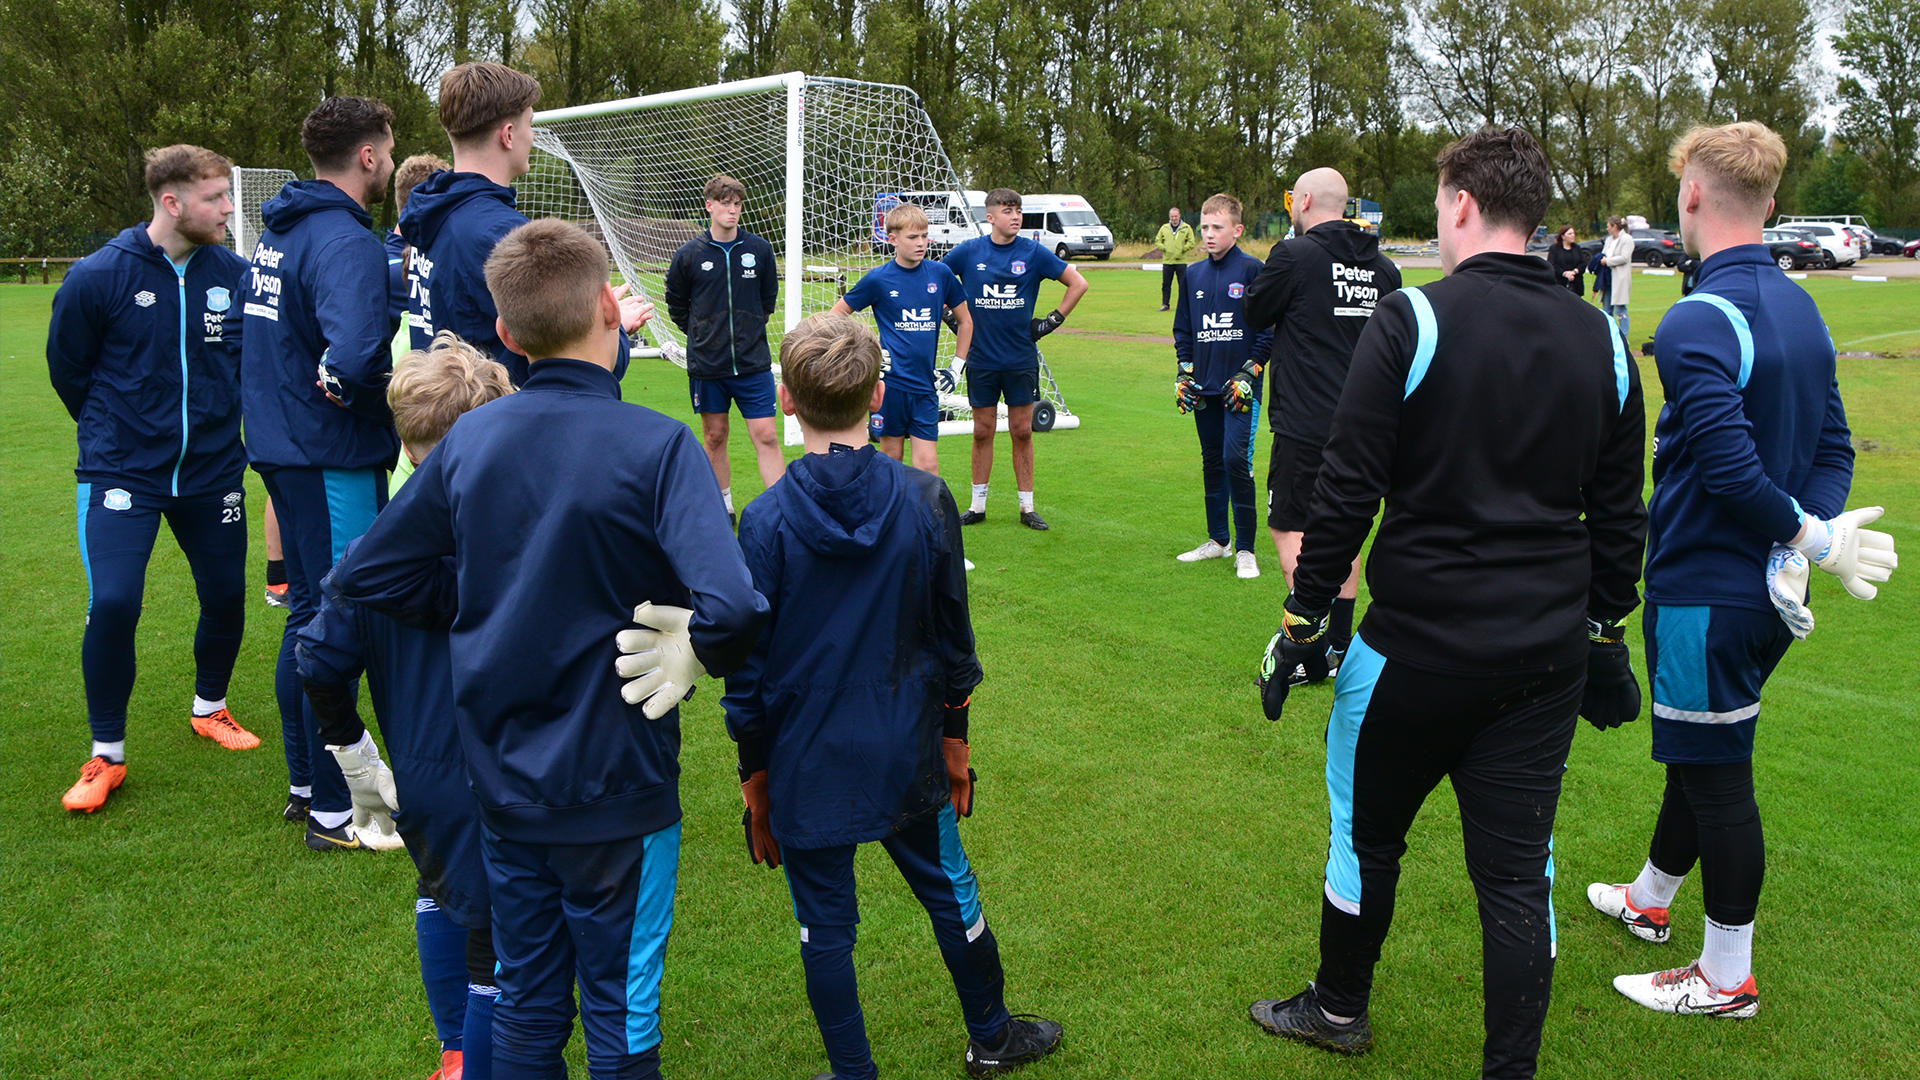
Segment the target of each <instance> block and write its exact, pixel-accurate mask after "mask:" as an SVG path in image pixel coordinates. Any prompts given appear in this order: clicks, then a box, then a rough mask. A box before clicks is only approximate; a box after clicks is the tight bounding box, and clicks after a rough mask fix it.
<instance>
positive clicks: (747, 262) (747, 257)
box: [740, 251, 756, 266]
mask: <svg viewBox="0 0 1920 1080" xmlns="http://www.w3.org/2000/svg"><path fill="white" fill-rule="evenodd" d="M755 261H756V260H755V259H754V257H753V252H751V251H743V252H741V253H740V265H741V266H752V265H753V264H754V262H755Z"/></svg>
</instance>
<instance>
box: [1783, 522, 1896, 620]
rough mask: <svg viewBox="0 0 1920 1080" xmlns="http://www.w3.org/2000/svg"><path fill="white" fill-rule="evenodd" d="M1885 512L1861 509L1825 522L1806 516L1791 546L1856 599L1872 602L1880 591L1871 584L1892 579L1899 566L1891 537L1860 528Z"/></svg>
mask: <svg viewBox="0 0 1920 1080" xmlns="http://www.w3.org/2000/svg"><path fill="white" fill-rule="evenodd" d="M1884 513H1886V511H1885V510H1884V509H1882V508H1881V507H1878V506H1863V507H1861V508H1860V509H1858V510H1849V511H1847V512H1846V513H1844V514H1841V515H1840V516H1839V517H1836V518H1833V519H1831V520H1828V521H1821V520H1819V519H1818V518H1815V517H1813V516H1811V515H1808V516H1806V517H1805V518H1804V519H1803V520H1804V521H1805V522H1806V524H1805V526H1804V527H1803V528H1802V529H1801V530H1800V539H1798V540H1796V541H1794V542H1793V545H1792V546H1793V548H1794V550H1796V551H1798V552H1799V553H1800V554H1802V555H1805V556H1806V557H1807V561H1808V562H1810V563H1812V564H1813V565H1815V566H1817V567H1819V568H1820V569H1822V570H1825V571H1826V572H1827V573H1829V574H1832V575H1833V576H1834V577H1837V578H1839V579H1840V584H1841V585H1842V586H1844V587H1845V588H1846V590H1847V592H1849V593H1852V594H1853V596H1854V598H1855V599H1859V600H1871V599H1873V598H1874V596H1875V595H1877V594H1878V593H1879V591H1880V590H1879V589H1876V588H1874V586H1873V583H1874V582H1876V581H1885V580H1887V579H1888V578H1890V577H1892V576H1893V571H1894V569H1895V568H1896V567H1898V566H1899V565H1900V557H1899V556H1898V555H1896V554H1894V550H1893V537H1892V536H1890V535H1888V534H1887V533H1883V532H1875V531H1873V530H1872V529H1867V528H1862V526H1864V525H1867V524H1869V523H1870V522H1873V521H1876V520H1878V519H1879V517H1880V515H1881V514H1884Z"/></svg>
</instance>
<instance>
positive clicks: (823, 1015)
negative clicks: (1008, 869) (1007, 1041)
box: [780, 806, 1007, 1080]
mask: <svg viewBox="0 0 1920 1080" xmlns="http://www.w3.org/2000/svg"><path fill="white" fill-rule="evenodd" d="M880 846H881V847H883V848H885V849H886V852H887V854H888V855H889V856H890V857H892V859H893V865H894V866H896V867H898V868H899V869H900V876H902V877H904V878H906V879H907V885H908V887H910V888H911V889H913V895H914V896H915V897H917V898H918V899H919V901H920V904H921V906H923V907H925V908H926V909H927V917H928V918H929V919H931V920H932V921H933V936H934V939H935V940H936V941H938V942H939V943H940V956H941V958H942V959H944V960H945V961H946V962H947V973H948V974H950V975H952V976H953V988H954V990H955V991H956V992H957V993H958V994H959V996H960V1009H961V1012H962V1014H963V1015H964V1017H965V1019H966V1024H967V1034H968V1035H970V1036H972V1037H973V1039H974V1040H975V1041H977V1042H982V1043H986V1044H988V1045H995V1044H997V1043H999V1042H1000V1040H1001V1037H1002V1036H1003V1034H1004V1033H1005V1032H1006V1028H1007V1006H1006V1002H1005V984H1006V979H1005V976H1004V975H1003V974H1002V972H1001V969H1000V946H999V943H997V942H995V941H994V939H993V931H992V930H989V929H987V919H986V916H985V915H984V914H983V913H982V912H981V910H980V887H979V884H978V883H977V882H976V881H975V880H974V876H973V867H972V866H970V865H968V863H967V853H966V852H965V851H963V850H961V847H960V830H959V827H958V822H957V819H956V818H955V816H954V813H953V807H952V806H942V807H941V808H940V812H939V813H938V814H937V815H933V816H930V817H923V818H921V819H920V820H918V821H916V822H914V823H912V824H910V825H908V826H907V827H906V828H904V829H901V830H900V831H898V832H896V833H894V834H893V835H891V836H889V837H887V838H886V839H884V840H881V841H880ZM858 847H859V845H857V844H844V845H840V846H837V847H827V848H795V847H782V848H781V849H780V855H781V859H782V861H783V863H784V865H785V867H786V871H787V887H788V888H789V889H790V890H792V893H793V913H794V917H795V918H797V919H799V920H800V960H801V963H802V964H803V965H804V966H805V967H806V970H807V1001H808V1003H810V1004H811V1005H812V1006H813V1018H814V1021H815V1022H816V1023H818V1024H819V1025H820V1038H821V1041H823V1042H824V1043H826V1047H827V1060H828V1062H830V1063H831V1064H832V1066H833V1075H834V1076H835V1077H836V1078H838V1080H871V1078H872V1077H873V1076H874V1075H875V1070H874V1064H873V1053H872V1050H871V1049H870V1048H869V1046H868V1044H867V1029H866V1019H865V1017H864V1016H863V1015H862V1013H861V1011H860V993H859V988H858V986H857V985H856V983H855V979H854V974H853V944H854V938H855V931H854V928H855V927H856V926H857V925H858V924H859V922H860V910H859V905H858V902H857V901H856V899H855V897H854V890H853V855H854V852H855V851H856V850H857V849H858Z"/></svg>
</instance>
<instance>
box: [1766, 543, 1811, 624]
mask: <svg viewBox="0 0 1920 1080" xmlns="http://www.w3.org/2000/svg"><path fill="white" fill-rule="evenodd" d="M1812 574H1813V570H1812V568H1811V567H1809V566H1808V565H1807V557H1806V556H1804V555H1802V554H1800V553H1799V552H1798V551H1795V550H1793V549H1792V548H1790V547H1788V546H1786V545H1785V544H1775V545H1773V553H1772V554H1771V555H1768V556H1767V598H1768V599H1770V600H1772V601H1773V609H1774V610H1775V611H1778V612H1779V613H1780V621H1781V622H1784V623H1786V624H1787V629H1789V630H1791V631H1793V636H1794V638H1795V639H1797V640H1800V641H1805V640H1807V635H1808V634H1811V633H1813V611H1812V610H1811V609H1809V608H1808V607H1807V603H1806V600H1805V599H1804V598H1805V597H1806V595H1807V579H1808V577H1810V576H1812Z"/></svg>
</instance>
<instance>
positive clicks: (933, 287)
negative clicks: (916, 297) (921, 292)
mask: <svg viewBox="0 0 1920 1080" xmlns="http://www.w3.org/2000/svg"><path fill="white" fill-rule="evenodd" d="M927 291H928V292H930V293H937V292H939V291H940V285H939V283H938V282H934V281H929V282H927Z"/></svg>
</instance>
